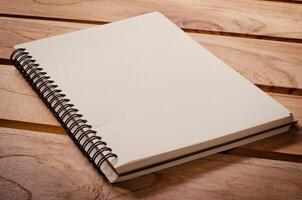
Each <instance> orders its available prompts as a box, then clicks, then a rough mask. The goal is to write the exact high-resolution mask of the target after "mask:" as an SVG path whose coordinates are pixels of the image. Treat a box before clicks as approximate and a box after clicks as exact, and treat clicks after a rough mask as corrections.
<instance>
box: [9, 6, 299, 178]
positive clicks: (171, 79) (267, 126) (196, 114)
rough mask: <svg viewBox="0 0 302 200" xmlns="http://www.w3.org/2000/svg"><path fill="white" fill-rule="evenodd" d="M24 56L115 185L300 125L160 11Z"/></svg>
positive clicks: (20, 50)
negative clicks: (291, 125) (293, 124)
mask: <svg viewBox="0 0 302 200" xmlns="http://www.w3.org/2000/svg"><path fill="white" fill-rule="evenodd" d="M15 48H16V49H17V50H16V51H15V52H14V53H13V54H12V57H11V59H12V62H13V63H14V64H15V66H16V67H17V69H18V70H19V71H20V72H21V73H22V74H23V76H24V77H25V78H26V79H27V80H28V82H29V83H30V84H31V85H32V86H33V88H34V89H35V90H36V92H37V93H38V94H39V95H40V97H41V98H42V99H43V100H44V102H45V103H46V104H47V105H48V107H49V108H50V109H51V110H52V112H53V113H54V114H55V116H56V117H57V119H58V120H59V121H60V122H61V123H62V125H63V126H64V128H65V130H66V131H67V132H68V133H69V135H70V136H71V138H73V140H74V141H75V142H76V143H77V144H78V145H79V147H81V150H82V151H83V152H84V153H85V155H86V156H87V157H88V158H89V159H90V160H91V161H92V162H93V163H94V165H95V166H96V167H97V169H99V170H100V171H101V172H102V173H103V174H104V175H105V176H106V177H107V178H108V180H109V181H110V182H118V181H124V180H128V179H131V178H134V177H137V176H140V175H143V174H147V173H151V172H154V171H157V170H160V169H163V168H167V167H170V166H173V165H176V164H180V163H183V162H187V161H189V160H192V159H196V158H199V157H202V156H206V155H209V154H213V153H217V152H219V151H223V150H226V149H230V148H233V147H236V146H239V145H243V144H246V143H248V142H253V141H255V140H259V139H262V138H265V137H268V136H272V135H275V134H278V133H281V132H284V131H286V130H288V129H289V127H290V124H291V123H292V121H293V117H292V115H291V113H290V112H289V111H288V110H287V109H286V108H285V107H283V106H282V105H280V104H279V103H278V102H276V101H275V100H274V99H272V98H271V97H270V96H268V95H267V94H265V93H264V92H263V91H261V90H260V89H258V88H257V87H256V86H254V85H253V84H252V83H250V82H249V81H248V80H246V79H245V78H244V77H242V76H241V75H240V74H238V73H237V72H236V71H234V70H233V69H232V68H231V67H229V66H227V65H226V64H225V63H223V62H222V61H221V60H219V59H218V58H217V57H215V56H214V55H213V54H212V53H211V52H209V51H208V50H207V49H205V48H204V47H202V46H201V45H200V44H198V43H197V42H196V41H194V40H193V39H192V38H190V37H189V36H188V35H187V34H186V33H184V32H183V31H182V30H181V29H179V28H178V27H177V26H176V25H175V24H173V23H172V22H171V21H170V20H169V19H167V18H166V17H165V16H163V15H162V14H161V13H159V12H153V13H149V14H145V15H141V16H138V17H133V18H130V19H125V20H121V21H117V22H113V23H110V24H106V25H100V26H95V27H92V28H88V29H85V30H81V31H77V32H72V33H67V34H63V35H59V36H55V37H50V38H46V39H42V40H37V41H34V42H29V43H25V44H20V45H17V46H16V47H15ZM44 72H46V73H44ZM49 77H50V78H49ZM51 80H53V81H54V82H53V81H51ZM56 85H57V86H56ZM65 95H66V96H65ZM69 100H70V101H69ZM71 104H74V105H71ZM77 110H78V111H77ZM79 113H80V114H82V115H83V116H81V115H80V114H79ZM86 120H87V121H86ZM105 142H106V143H105ZM71 156H72V155H71Z"/></svg>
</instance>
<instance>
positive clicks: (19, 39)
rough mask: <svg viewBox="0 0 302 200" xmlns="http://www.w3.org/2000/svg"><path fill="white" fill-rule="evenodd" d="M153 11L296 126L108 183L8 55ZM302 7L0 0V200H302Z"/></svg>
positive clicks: (233, 0)
mask: <svg viewBox="0 0 302 200" xmlns="http://www.w3.org/2000/svg"><path fill="white" fill-rule="evenodd" d="M154 10H158V11H161V12H163V13H164V14H165V15H166V16H167V17H168V18H170V19H171V20H172V21H174V22H175V23H176V24H177V25H178V26H179V27H181V28H183V30H184V31H186V32H187V33H188V34H189V35H190V36H191V37H193V38H194V39H195V40H196V41H197V42H199V43H200V44H202V45H204V46H205V47H206V48H207V49H209V50H210V51H211V52H212V53H213V54H215V55H216V56H217V57H219V58H220V59H222V60H223V61H225V62H226V63H228V64H229V65H230V66H231V67H232V68H234V69H235V70H237V71H238V72H239V73H241V74H242V75H243V76H245V77H246V78H248V79H249V80H250V81H251V82H253V83H254V84H256V85H258V86H259V87H260V88H261V89H263V90H264V91H270V92H268V94H269V95H271V96H272V97H273V98H274V99H275V100H277V101H278V102H280V103H281V104H283V105H284V106H286V107H287V108H288V109H289V110H290V111H292V112H293V114H294V116H295V118H296V119H297V120H299V121H298V123H297V125H295V126H294V127H293V128H292V129H291V130H290V131H289V132H287V133H283V134H280V135H278V136H274V137H271V138H267V139H264V140H261V141H258V142H254V143H252V144H248V145H244V146H241V147H238V148H235V149H232V150H229V151H226V152H222V153H220V154H215V155H212V156H209V157H206V158H204V159H198V160H195V161H193V162H189V163H187V164H183V165H179V166H176V167H173V168H169V169H166V170H162V171H159V172H156V173H153V174H150V175H147V176H143V177H140V178H137V179H134V180H132V181H128V182H125V183H120V184H115V185H111V184H109V183H108V182H107V181H106V180H105V178H104V177H103V176H102V175H101V174H99V173H98V172H97V171H96V170H95V169H94V168H93V166H92V165H91V163H89V162H88V161H87V159H86V158H85V157H84V156H83V155H82V154H81V153H80V151H79V150H78V148H77V147H76V146H75V145H74V144H73V143H72V141H71V140H70V138H69V137H68V136H67V135H66V134H65V132H64V130H63V128H62V127H61V126H60V124H59V123H58V122H57V121H56V120H55V118H54V117H53V115H52V114H51V113H50V111H49V110H48V109H47V108H46V106H45V105H44V104H43V103H42V101H41V100H40V99H39V98H38V97H37V95H36V94H35V93H34V92H33V90H32V89H31V88H30V86H29V85H28V84H27V83H26V82H25V80H24V79H23V78H22V76H21V75H20V74H19V73H18V72H17V70H16V69H15V68H14V67H13V66H12V65H11V64H10V63H9V60H8V58H9V55H10V53H11V51H12V50H13V48H12V47H13V46H14V45H16V44H19V43H24V42H29V41H32V40H37V39H41V38H46V37H49V36H54V35H58V34H62V33H66V32H71V31H76V30H80V29H84V28H88V27H91V26H94V25H96V24H104V23H107V22H112V21H116V20H119V19H124V18H127V17H131V16H135V15H139V14H143V13H147V12H151V11H154ZM301 13H302V4H301V1H287V0H284V1H283V0H276V1H274V0H267V1H266V0H250V1H246V0H230V1H223V0H204V1H199V0H192V1H184V0H173V1H172V0H169V1H159V0H146V1H137V0H133V1H123V0H102V1H90V0H19V1H12V0H0V200H2V199H5V200H7V199H301V196H302V175H301V174H302V173H301V172H302V124H301V122H302V56H301V52H302V15H301ZM217 92H219V91H217ZM281 93H283V94H281ZM5 127H6V128H5ZM7 127H8V128H7ZM29 130H31V131H29ZM37 131H39V132H37ZM53 133H55V134H53Z"/></svg>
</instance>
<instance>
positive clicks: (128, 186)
mask: <svg viewBox="0 0 302 200" xmlns="http://www.w3.org/2000/svg"><path fill="white" fill-rule="evenodd" d="M301 180H302V164H301V163H289V162H281V161H274V160H266V159H257V158H244V157H240V156H230V155H222V154H216V155H212V156H209V157H207V158H204V159H198V160H195V161H193V162H189V163H186V164H182V165H179V166H176V167H172V168H168V169H166V170H162V171H159V172H156V173H153V174H150V175H146V176H143V177H140V178H137V179H134V180H131V181H127V182H124V183H119V184H115V185H111V184H109V183H108V182H107V181H106V180H105V179H104V178H103V176H102V175H100V174H98V173H97V172H96V170H95V169H94V168H93V166H92V164H91V163H89V162H88V161H87V159H86V158H85V157H84V156H83V155H82V154H81V153H80V151H79V150H78V149H77V148H76V146H75V145H74V144H73V143H72V142H71V140H70V139H69V138H68V137H67V136H64V135H54V134H45V133H38V132H30V131H21V130H15V129H5V128H0V186H1V187H0V188H1V189H0V199H6V200H9V199H16V198H18V199H261V198H265V199H298V198H299V197H301V195H302V181H301Z"/></svg>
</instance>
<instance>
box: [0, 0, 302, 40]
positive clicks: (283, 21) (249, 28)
mask: <svg viewBox="0 0 302 200" xmlns="http://www.w3.org/2000/svg"><path fill="white" fill-rule="evenodd" d="M0 5H1V6H0V13H2V14H14V15H25V16H40V17H50V18H56V19H58V18H59V19H75V20H86V21H87V20H90V21H102V22H111V21H116V20H119V19H124V18H127V17H131V16H136V15H140V14H144V13H148V12H151V11H161V12H163V13H164V14H165V15H167V17H169V18H170V19H171V20H173V21H174V22H175V23H176V24H177V25H178V26H180V27H181V28H186V29H195V30H206V31H216V32H232V33H239V34H252V35H266V36H277V37H287V38H301V37H302V32H301V31H302V21H301V9H302V5H300V4H290V3H283V2H273V1H257V0H253V3H251V2H250V1H245V0H229V1H223V0H205V1H197V0H193V1H183V0H173V1H172V0H169V1H160V0H147V1H123V0H103V1H90V0H64V1H62V0H55V1H53V0H20V1H18V3H17V4H16V3H15V2H14V1H11V0H1V1H0Z"/></svg>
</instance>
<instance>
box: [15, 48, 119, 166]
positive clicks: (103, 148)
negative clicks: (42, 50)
mask: <svg viewBox="0 0 302 200" xmlns="http://www.w3.org/2000/svg"><path fill="white" fill-rule="evenodd" d="M10 60H11V62H12V63H13V64H14V65H15V67H16V68H17V69H18V71H19V72H20V73H21V74H22V75H23V77H24V78H25V79H26V80H27V82H28V83H29V84H30V85H31V86H32V88H33V89H34V90H35V91H36V92H37V94H38V95H39V96H40V98H41V99H42V100H43V102H44V103H45V104H46V105H47V107H48V108H49V109H50V110H51V111H52V112H53V114H54V115H55V117H56V118H57V120H58V121H59V122H60V123H61V124H62V126H63V127H64V129H65V130H66V132H67V133H68V134H69V135H70V137H71V138H72V139H73V141H74V142H75V143H76V144H77V145H78V146H79V148H80V149H81V150H82V152H83V153H84V154H85V155H86V156H87V157H88V158H89V159H90V160H91V161H92V162H93V164H94V165H95V166H96V167H97V168H98V169H100V167H101V165H102V164H103V163H104V162H105V161H108V159H109V158H110V157H113V158H117V155H116V154H114V153H112V149H111V148H109V147H107V144H106V142H104V141H103V140H102V137H100V136H98V135H96V131H94V130H92V126H90V125H88V124H87V120H85V119H83V116H82V115H81V114H79V113H78V109H76V108H74V105H73V104H71V103H70V100H69V99H67V98H66V95H65V94H63V93H62V90H60V89H58V85H55V84H54V81H53V80H51V79H50V76H47V73H46V72H44V71H43V68H41V67H39V64H37V63H36V60H34V59H32V56H30V54H29V52H27V51H26V49H25V48H18V49H16V50H15V51H14V52H13V53H12V54H11V56H10ZM85 137H87V138H88V139H87V138H86V140H83V139H84V138H85ZM92 141H93V143H92V144H91V142H92ZM89 144H91V145H90V146H89V148H88V149H87V147H88V145H89ZM86 149H87V150H86ZM93 150H94V152H93ZM92 152H93V153H92ZM109 163H110V162H109Z"/></svg>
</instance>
